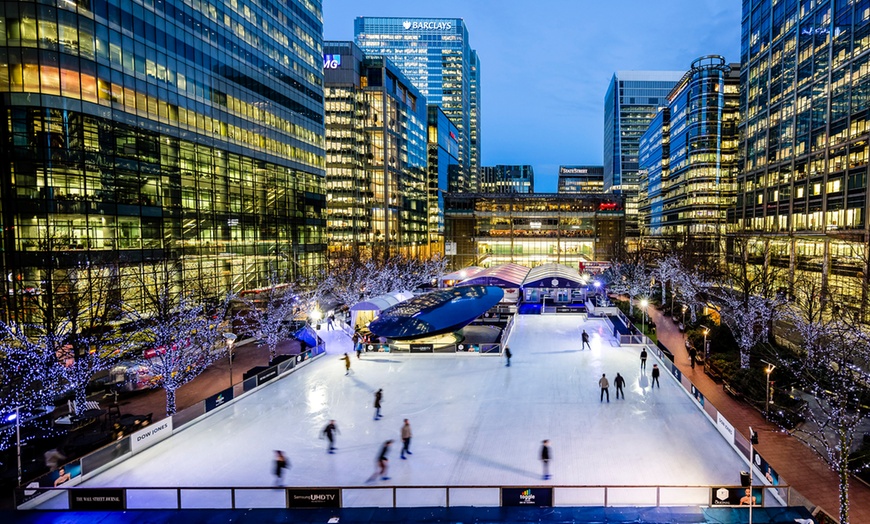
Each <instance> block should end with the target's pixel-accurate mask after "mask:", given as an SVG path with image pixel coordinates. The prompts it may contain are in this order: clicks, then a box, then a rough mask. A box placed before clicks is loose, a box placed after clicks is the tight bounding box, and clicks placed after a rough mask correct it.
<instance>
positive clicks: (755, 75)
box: [730, 0, 870, 310]
mask: <svg viewBox="0 0 870 524" xmlns="http://www.w3.org/2000/svg"><path fill="white" fill-rule="evenodd" d="M742 25H743V31H742V35H743V36H742V40H741V62H742V65H743V67H742V70H741V73H740V81H741V107H740V112H741V116H742V117H743V120H742V123H741V125H742V127H743V129H742V131H743V132H742V133H741V136H742V137H743V142H742V144H741V147H742V150H743V152H744V158H743V159H742V165H741V166H740V170H739V174H738V195H737V207H736V210H735V211H734V213H733V214H732V215H731V216H730V221H731V224H732V227H733V229H734V232H735V233H736V234H737V236H741V237H744V238H749V239H751V240H752V241H753V242H754V244H755V247H756V248H757V249H759V250H761V249H763V250H765V251H766V252H767V253H766V254H767V255H768V256H770V257H771V259H772V264H775V265H778V266H779V267H781V268H783V269H784V271H782V274H783V275H787V277H786V281H784V282H782V283H781V285H782V286H783V287H787V288H788V289H789V290H791V289H792V288H793V287H794V286H796V285H797V284H798V283H803V282H807V281H814V282H816V283H818V284H819V285H820V289H821V296H822V297H826V296H829V295H835V296H837V298H838V299H839V302H840V303H841V304H843V303H844V302H843V301H845V302H846V303H847V305H851V306H852V307H854V308H856V309H862V310H866V306H867V302H868V296H867V294H868V280H867V278H868V274H870V252H868V249H870V248H868V246H870V244H868V238H870V221H868V216H867V213H868V200H867V199H868V195H870V192H868V190H867V189H868V187H867V179H868V174H870V170H868V165H870V164H868V158H870V146H868V143H870V126H868V119H870V115H868V107H870V53H868V49H870V2H868V1H867V0H862V1H858V2H841V1H836V2H835V1H833V0H818V1H816V2H800V3H799V2H796V1H795V0H790V1H781V2H778V3H774V4H773V5H771V3H770V2H767V1H762V0H746V1H744V2H743V23H742ZM785 269H787V270H785Z"/></svg>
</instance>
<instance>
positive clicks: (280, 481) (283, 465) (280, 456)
mask: <svg viewBox="0 0 870 524" xmlns="http://www.w3.org/2000/svg"><path fill="white" fill-rule="evenodd" d="M288 467H290V461H289V460H287V456H286V455H284V452H283V451H281V450H278V449H276V450H275V485H276V486H283V485H284V470H285V469H287V468H288Z"/></svg>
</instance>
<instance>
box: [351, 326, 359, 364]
mask: <svg viewBox="0 0 870 524" xmlns="http://www.w3.org/2000/svg"><path fill="white" fill-rule="evenodd" d="M350 340H351V342H353V349H354V351H356V358H358V359H359V358H362V344H360V342H359V333H358V332H356V331H354V333H353V336H352V337H350Z"/></svg>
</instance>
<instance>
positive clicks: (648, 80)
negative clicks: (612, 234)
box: [604, 71, 683, 246]
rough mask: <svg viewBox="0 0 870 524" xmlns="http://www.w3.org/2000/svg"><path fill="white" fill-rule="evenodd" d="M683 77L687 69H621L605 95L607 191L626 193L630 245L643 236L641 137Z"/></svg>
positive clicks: (605, 178) (615, 74) (605, 181)
mask: <svg viewBox="0 0 870 524" xmlns="http://www.w3.org/2000/svg"><path fill="white" fill-rule="evenodd" d="M682 76H683V71H617V72H616V73H614V75H613V78H612V79H611V80H610V85H609V86H608V88H607V94H606V95H605V97H604V191H606V192H610V193H617V194H622V195H625V199H626V200H625V206H626V210H625V212H626V235H627V237H629V238H628V239H627V241H628V243H629V245H630V246H631V245H632V244H634V241H633V240H632V239H635V238H636V237H637V236H638V235H639V228H638V221H637V194H638V179H637V177H638V174H637V172H638V147H639V143H640V137H641V135H642V134H643V133H644V131H646V128H647V127H648V126H649V123H650V122H651V121H652V119H653V118H654V117H655V115H656V113H657V112H658V109H659V107H661V106H664V105H667V97H668V94H669V93H670V92H671V90H672V89H673V88H674V86H675V85H676V84H677V82H679V80H680V78H682Z"/></svg>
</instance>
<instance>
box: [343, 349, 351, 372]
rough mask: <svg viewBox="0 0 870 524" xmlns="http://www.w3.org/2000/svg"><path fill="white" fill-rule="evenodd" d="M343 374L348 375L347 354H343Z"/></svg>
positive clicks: (348, 363)
mask: <svg viewBox="0 0 870 524" xmlns="http://www.w3.org/2000/svg"><path fill="white" fill-rule="evenodd" d="M343 358H344V374H345V376H347V375H350V356H348V354H347V353H345V354H344V357H343Z"/></svg>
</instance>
